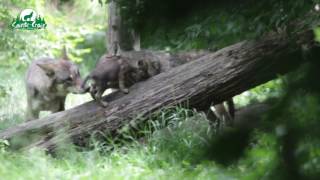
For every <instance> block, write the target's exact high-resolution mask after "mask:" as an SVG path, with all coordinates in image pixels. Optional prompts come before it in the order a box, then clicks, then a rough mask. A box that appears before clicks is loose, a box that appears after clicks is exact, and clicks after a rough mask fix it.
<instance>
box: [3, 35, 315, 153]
mask: <svg viewBox="0 0 320 180" xmlns="http://www.w3.org/2000/svg"><path fill="white" fill-rule="evenodd" d="M304 45H307V46H308V47H309V49H310V50H311V51H312V50H313V47H315V46H314V45H313V32H312V31H304V32H299V34H296V36H294V37H291V38H286V37H285V36H283V35H274V36H267V37H265V38H262V39H261V40H257V41H244V42H240V43H237V44H234V45H232V46H229V47H226V48H223V49H221V50H219V51H217V52H214V53H207V54H206V55H203V56H202V55H201V56H200V58H198V59H196V60H194V61H191V62H188V63H186V64H183V65H181V66H178V67H175V68H173V69H171V70H169V71H167V72H164V73H161V74H159V75H157V76H154V77H152V78H150V79H148V80H146V81H144V82H140V83H137V84H135V85H134V86H132V87H131V88H130V93H129V94H128V95H123V94H121V93H120V92H118V93H115V94H113V95H111V96H109V97H107V100H108V101H110V103H109V106H108V107H107V108H102V107H100V106H98V104H97V103H95V102H89V103H86V104H83V105H80V106H78V107H75V108H72V109H69V110H66V111H63V112H59V113H55V114H51V115H49V116H47V117H44V118H41V119H38V120H33V121H29V122H25V123H22V124H19V125H17V126H15V127H12V128H9V129H7V130H4V131H2V132H0V139H11V140H12V141H11V142H14V141H15V140H14V139H18V141H20V142H21V141H26V142H27V143H28V145H30V144H31V142H30V140H29V136H27V134H28V133H31V134H34V133H37V132H40V131H41V130H43V129H46V130H47V132H46V134H45V135H40V137H37V138H34V139H36V140H35V141H34V143H33V144H32V146H38V147H44V148H49V149H51V148H54V147H55V146H56V145H57V144H59V143H61V142H64V141H65V140H67V139H68V138H69V137H71V138H73V139H75V140H77V141H79V142H81V139H82V138H85V137H88V135H89V134H90V133H93V132H94V131H102V132H104V133H105V132H111V133H115V134H117V132H118V131H117V130H119V129H121V127H124V126H125V125H128V124H129V123H130V121H131V120H132V119H135V118H137V117H140V118H145V117H147V116H148V115H149V114H151V113H152V112H155V111H157V110H160V109H161V108H163V107H170V106H175V105H178V104H181V105H183V106H187V107H198V108H200V109H201V107H208V105H210V104H211V103H212V102H213V103H215V104H217V103H220V102H222V101H224V100H226V99H228V98H230V97H233V96H235V95H237V94H240V93H241V92H243V91H245V90H248V89H250V88H252V87H255V86H256V85H259V84H262V83H265V82H267V81H269V80H271V79H273V78H275V77H276V76H277V75H278V74H283V73H286V72H288V71H290V70H292V69H293V68H295V67H297V66H299V65H300V64H301V63H302V62H303V60H302V53H304V52H302V48H301V46H304ZM312 52H313V51H312ZM312 52H311V53H312ZM149 54H152V53H150V52H149ZM155 54H158V55H155V56H157V58H160V60H163V59H161V55H159V53H155ZM160 54H161V53H160ZM165 54H166V53H163V54H162V55H165ZM165 56H167V58H169V59H170V58H172V57H173V56H172V55H168V54H166V55H165ZM175 57H176V56H175ZM59 129H64V135H61V136H60V135H59V133H54V130H59ZM13 137H15V138H14V139H12V138H13ZM23 137H26V138H28V139H26V140H23Z"/></svg>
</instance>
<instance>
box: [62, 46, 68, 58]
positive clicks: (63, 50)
mask: <svg viewBox="0 0 320 180" xmlns="http://www.w3.org/2000/svg"><path fill="white" fill-rule="evenodd" d="M61 57H62V58H61V60H67V61H68V60H70V58H69V57H68V52H67V47H66V45H64V46H63V48H62V52H61Z"/></svg>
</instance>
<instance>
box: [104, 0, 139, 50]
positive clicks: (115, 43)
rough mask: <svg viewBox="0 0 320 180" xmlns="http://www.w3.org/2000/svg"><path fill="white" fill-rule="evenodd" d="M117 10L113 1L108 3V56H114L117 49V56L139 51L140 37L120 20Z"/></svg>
mask: <svg viewBox="0 0 320 180" xmlns="http://www.w3.org/2000/svg"><path fill="white" fill-rule="evenodd" d="M119 9H120V7H119V5H118V4H117V2H116V1H115V0H111V1H110V2H109V3H108V10H109V11H108V16H109V18H108V29H107V47H108V49H107V51H108V53H109V54H114V52H115V51H117V49H116V48H118V50H119V52H118V53H117V55H120V54H121V52H122V51H131V50H135V51H139V50H140V35H139V33H138V32H137V31H136V30H134V29H133V28H132V27H129V26H128V22H127V21H126V19H122V18H121V13H120V10H119Z"/></svg>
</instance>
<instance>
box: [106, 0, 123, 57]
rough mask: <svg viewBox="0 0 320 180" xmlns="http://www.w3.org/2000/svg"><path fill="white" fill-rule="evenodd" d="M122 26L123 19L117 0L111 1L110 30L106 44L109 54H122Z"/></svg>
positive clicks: (108, 30)
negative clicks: (120, 44) (120, 47)
mask: <svg viewBox="0 0 320 180" xmlns="http://www.w3.org/2000/svg"><path fill="white" fill-rule="evenodd" d="M120 24H121V17H120V11H119V7H118V5H117V3H116V1H115V0H111V1H110V2H109V3H108V29H107V42H106V43H107V53H108V54H117V53H119V52H121V49H119V42H120V32H119V31H120ZM118 51H119V52H118Z"/></svg>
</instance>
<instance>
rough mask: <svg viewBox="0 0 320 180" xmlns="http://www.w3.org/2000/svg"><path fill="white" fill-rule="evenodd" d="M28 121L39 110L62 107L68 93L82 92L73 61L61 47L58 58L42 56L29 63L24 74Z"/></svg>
mask: <svg viewBox="0 0 320 180" xmlns="http://www.w3.org/2000/svg"><path fill="white" fill-rule="evenodd" d="M25 82H26V90H27V101H28V108H27V115H26V117H27V120H32V119H37V118H39V113H40V111H51V112H58V111H63V110H64V103H65V99H66V96H67V94H68V93H85V90H83V89H82V88H81V84H82V82H83V81H82V79H81V77H80V73H79V69H78V67H77V65H76V64H74V63H73V62H71V61H70V60H69V58H68V56H67V54H66V49H65V48H64V49H63V57H62V58H60V59H59V60H55V59H51V58H41V59H38V60H35V61H33V62H32V63H31V65H30V66H29V68H28V70H27V73H26V78H25Z"/></svg>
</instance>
